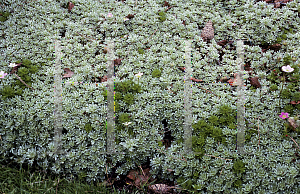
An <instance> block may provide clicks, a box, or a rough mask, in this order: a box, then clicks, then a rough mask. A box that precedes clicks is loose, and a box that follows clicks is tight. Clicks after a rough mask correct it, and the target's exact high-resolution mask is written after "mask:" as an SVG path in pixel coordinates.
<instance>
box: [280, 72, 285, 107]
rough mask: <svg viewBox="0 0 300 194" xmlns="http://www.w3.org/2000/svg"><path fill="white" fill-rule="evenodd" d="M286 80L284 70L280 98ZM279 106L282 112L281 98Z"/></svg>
mask: <svg viewBox="0 0 300 194" xmlns="http://www.w3.org/2000/svg"><path fill="white" fill-rule="evenodd" d="M284 82H285V73H284V72H283V83H282V86H281V90H280V93H279V98H280V96H281V92H282V90H283V85H284ZM279 108H280V112H281V100H279Z"/></svg>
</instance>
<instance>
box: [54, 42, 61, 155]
mask: <svg viewBox="0 0 300 194" xmlns="http://www.w3.org/2000/svg"><path fill="white" fill-rule="evenodd" d="M55 55H56V56H55V76H54V82H55V83H54V87H55V88H54V105H55V110H54V145H55V149H56V154H58V153H60V152H61V135H62V97H61V95H62V83H61V60H60V58H61V47H60V41H59V40H55Z"/></svg>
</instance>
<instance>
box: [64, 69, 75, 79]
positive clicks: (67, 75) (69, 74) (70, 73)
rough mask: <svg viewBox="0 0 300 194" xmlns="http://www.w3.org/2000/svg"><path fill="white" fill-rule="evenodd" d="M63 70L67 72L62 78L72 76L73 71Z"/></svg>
mask: <svg viewBox="0 0 300 194" xmlns="http://www.w3.org/2000/svg"><path fill="white" fill-rule="evenodd" d="M64 70H65V71H66V72H67V73H66V74H64V76H63V78H64V77H72V75H73V74H74V72H73V71H71V70H70V69H69V68H64Z"/></svg>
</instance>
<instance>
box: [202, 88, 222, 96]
mask: <svg viewBox="0 0 300 194" xmlns="http://www.w3.org/2000/svg"><path fill="white" fill-rule="evenodd" d="M197 87H198V88H200V89H202V90H206V93H207V92H210V93H212V94H213V95H215V96H217V97H219V98H221V97H220V96H218V95H216V94H214V93H213V92H211V91H209V90H207V89H205V88H201V87H199V86H197Z"/></svg>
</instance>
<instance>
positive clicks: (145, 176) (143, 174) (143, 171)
mask: <svg viewBox="0 0 300 194" xmlns="http://www.w3.org/2000/svg"><path fill="white" fill-rule="evenodd" d="M139 167H140V168H141V170H142V173H143V175H144V177H146V176H145V173H144V171H143V169H142V166H139Z"/></svg>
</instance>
